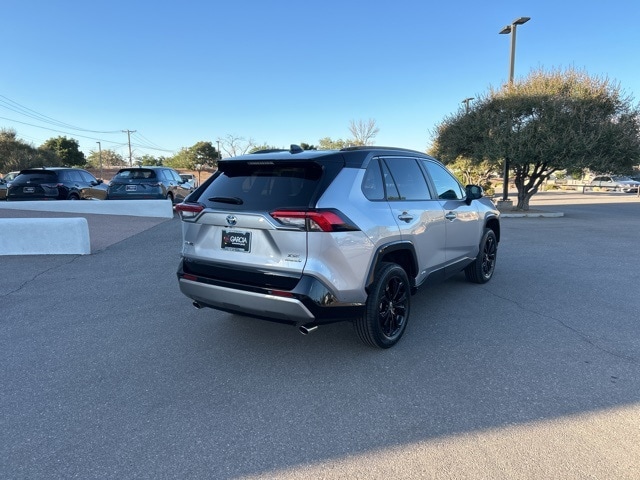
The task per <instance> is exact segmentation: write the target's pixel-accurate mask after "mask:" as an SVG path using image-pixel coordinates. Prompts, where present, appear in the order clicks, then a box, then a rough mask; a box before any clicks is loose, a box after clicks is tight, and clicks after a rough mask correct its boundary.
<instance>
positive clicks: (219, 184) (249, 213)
mask: <svg viewBox="0 0 640 480" xmlns="http://www.w3.org/2000/svg"><path fill="white" fill-rule="evenodd" d="M176 210H178V211H179V212H180V215H181V218H182V221H183V228H182V232H183V245H182V261H181V264H180V267H179V269H178V279H179V285H180V289H181V291H182V292H183V293H184V294H185V295H186V296H188V297H190V298H191V299H193V301H194V305H195V306H196V307H212V308H216V309H219V310H224V311H228V312H233V313H238V314H241V315H249V316H254V317H259V318H266V319H268V320H273V321H278V322H284V323H288V324H292V325H296V326H298V327H299V328H300V330H301V331H302V333H308V332H309V331H311V330H313V329H315V328H316V327H317V326H318V325H319V324H321V323H329V322H334V321H339V320H350V321H353V322H354V324H355V327H356V331H357V333H358V335H359V336H360V338H361V340H362V341H364V342H365V343H366V344H369V345H371V346H376V347H381V348H388V347H390V346H392V345H394V344H395V343H396V342H397V341H398V340H399V339H400V337H401V336H402V334H403V333H404V331H405V328H406V326H407V321H408V319H409V313H410V297H411V295H412V294H413V293H415V291H416V290H417V288H418V287H419V286H421V285H425V284H427V283H430V282H432V281H435V280H442V279H444V278H447V277H449V276H451V275H455V274H458V273H459V272H461V271H464V273H465V275H466V277H467V279H468V280H470V281H472V282H475V283H485V282H488V281H489V280H490V279H491V277H492V276H493V273H494V268H495V265H496V254H497V246H498V242H499V240H500V220H499V212H498V211H497V209H496V208H495V206H494V205H493V203H492V202H491V200H490V199H488V198H485V197H483V196H482V189H481V188H480V187H478V186H472V185H469V186H467V187H466V188H465V187H463V186H461V185H460V183H459V182H458V180H457V179H456V178H455V177H454V176H453V175H452V174H451V173H450V172H449V171H448V170H447V169H446V168H445V167H444V166H443V165H442V164H441V163H440V162H438V161H437V160H435V159H434V158H432V157H430V156H428V155H425V154H423V153H420V152H415V151H411V150H404V149H396V148H382V147H354V148H347V149H343V150H339V151H336V150H325V151H322V150H317V151H315V150H314V151H303V150H302V149H300V147H297V146H292V148H291V149H290V150H288V151H286V150H285V151H275V152H274V151H270V152H265V153H260V152H258V153H254V154H249V155H243V156H240V157H236V158H230V159H224V160H220V161H219V163H218V171H217V172H216V173H215V174H214V175H213V176H212V177H210V178H209V179H208V180H207V181H206V182H205V183H203V184H202V186H200V187H199V188H198V189H197V190H195V191H194V192H193V193H192V194H191V195H189V197H187V199H186V201H185V203H182V204H180V205H177V206H176Z"/></svg>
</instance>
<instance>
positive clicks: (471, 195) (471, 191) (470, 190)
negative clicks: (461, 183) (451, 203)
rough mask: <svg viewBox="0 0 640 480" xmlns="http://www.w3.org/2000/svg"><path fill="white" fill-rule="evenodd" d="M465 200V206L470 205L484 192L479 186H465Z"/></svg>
mask: <svg viewBox="0 0 640 480" xmlns="http://www.w3.org/2000/svg"><path fill="white" fill-rule="evenodd" d="M464 190H465V193H466V194H467V198H466V199H465V201H466V203H467V205H471V202H472V201H474V200H478V199H479V198H482V196H483V195H484V191H483V190H482V187H481V186H480V185H467V186H466V187H465V188H464Z"/></svg>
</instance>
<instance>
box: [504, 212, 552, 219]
mask: <svg viewBox="0 0 640 480" xmlns="http://www.w3.org/2000/svg"><path fill="white" fill-rule="evenodd" d="M541 217H542V218H558V217H564V213H562V212H518V213H514V212H500V218H541Z"/></svg>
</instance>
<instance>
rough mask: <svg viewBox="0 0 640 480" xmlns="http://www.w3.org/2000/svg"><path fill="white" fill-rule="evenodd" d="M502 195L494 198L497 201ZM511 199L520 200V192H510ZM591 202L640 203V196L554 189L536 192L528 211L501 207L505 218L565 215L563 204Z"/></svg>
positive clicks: (514, 201)
mask: <svg viewBox="0 0 640 480" xmlns="http://www.w3.org/2000/svg"><path fill="white" fill-rule="evenodd" d="M500 198H501V197H496V198H494V199H493V201H494V202H495V203H497V202H498V200H500ZM509 200H512V201H513V203H514V204H515V203H517V201H518V192H516V191H511V192H509ZM589 203H637V204H638V205H640V197H638V195H636V194H635V193H622V192H586V193H578V192H575V191H566V190H552V191H548V192H540V193H536V194H535V195H534V196H533V197H531V201H530V203H529V210H528V211H521V210H512V209H500V213H501V216H502V217H503V218H522V217H530V218H531V217H548V218H554V217H563V216H564V212H563V211H562V206H563V205H576V204H589Z"/></svg>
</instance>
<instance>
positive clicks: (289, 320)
mask: <svg viewBox="0 0 640 480" xmlns="http://www.w3.org/2000/svg"><path fill="white" fill-rule="evenodd" d="M178 283H179V285H180V291H181V292H182V293H183V294H184V295H186V296H187V297H189V298H191V299H192V300H194V301H195V302H196V303H197V304H198V306H202V307H209V308H214V309H217V310H223V311H226V312H231V313H236V314H240V315H246V316H250V317H255V318H261V319H264V320H270V321H274V322H280V323H286V324H291V325H297V326H300V325H305V324H310V323H312V324H321V323H332V322H338V321H344V320H352V319H353V318H355V317H356V316H358V315H360V314H361V313H362V312H363V310H364V304H360V303H357V304H344V303H339V302H337V300H336V299H335V297H334V295H333V294H332V292H331V291H330V289H329V288H327V287H326V286H325V285H323V284H322V283H321V282H320V281H319V280H317V279H315V278H313V277H309V276H303V277H302V278H301V279H300V281H299V282H298V284H297V285H296V287H295V288H294V289H293V290H287V291H285V290H276V289H270V288H260V287H255V286H249V285H239V284H237V283H236V284H231V283H229V282H222V281H219V280H213V279H210V278H206V277H199V276H196V275H192V274H185V273H184V271H183V270H182V266H181V267H180V268H179V270H178Z"/></svg>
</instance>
